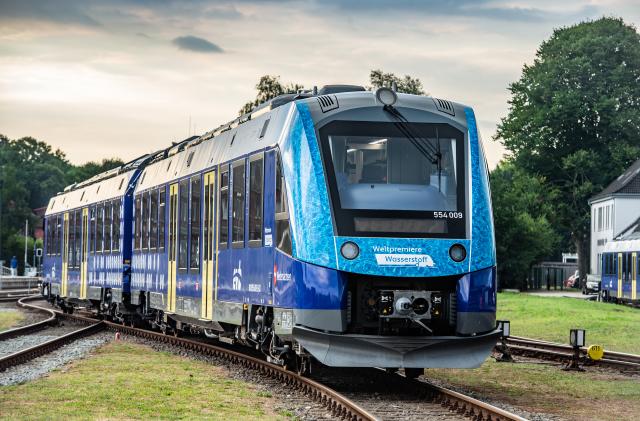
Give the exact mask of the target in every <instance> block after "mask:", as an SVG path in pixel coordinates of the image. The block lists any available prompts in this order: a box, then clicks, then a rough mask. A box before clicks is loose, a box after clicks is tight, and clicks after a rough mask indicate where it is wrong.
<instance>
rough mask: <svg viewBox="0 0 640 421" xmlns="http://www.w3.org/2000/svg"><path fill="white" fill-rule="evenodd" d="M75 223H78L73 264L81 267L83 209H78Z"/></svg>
mask: <svg viewBox="0 0 640 421" xmlns="http://www.w3.org/2000/svg"><path fill="white" fill-rule="evenodd" d="M75 214H76V216H75V224H76V237H75V250H74V253H73V266H74V267H76V268H79V267H80V250H81V249H80V246H81V244H82V211H80V210H77V211H76V212H75Z"/></svg>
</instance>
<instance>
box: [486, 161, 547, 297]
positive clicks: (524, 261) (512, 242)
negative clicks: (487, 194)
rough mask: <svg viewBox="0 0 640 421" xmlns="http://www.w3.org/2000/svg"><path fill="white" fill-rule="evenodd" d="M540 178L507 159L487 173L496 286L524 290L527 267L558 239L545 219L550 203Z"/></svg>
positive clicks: (536, 260)
mask: <svg viewBox="0 0 640 421" xmlns="http://www.w3.org/2000/svg"><path fill="white" fill-rule="evenodd" d="M544 181H545V180H544V179H542V178H539V177H536V176H532V175H529V174H528V173H527V172H526V171H524V170H522V169H520V168H518V167H517V166H516V164H515V163H513V162H511V161H502V162H501V163H500V164H498V166H497V167H496V168H495V169H494V170H493V171H492V172H491V200H492V203H493V218H494V224H495V231H496V253H497V261H498V280H499V281H500V287H501V288H505V287H507V288H508V287H511V288H519V289H526V286H527V284H526V282H525V280H526V277H527V275H528V273H529V270H530V269H531V266H532V265H533V264H534V263H536V262H538V261H540V260H541V259H542V258H544V257H546V256H547V255H549V253H551V251H552V250H553V248H554V246H555V245H556V243H557V241H558V240H559V239H558V236H557V234H556V233H555V231H554V229H553V226H552V225H551V223H550V221H549V215H552V213H553V212H552V209H553V208H552V205H551V201H550V200H549V199H550V197H549V194H548V192H547V191H546V189H545V186H544Z"/></svg>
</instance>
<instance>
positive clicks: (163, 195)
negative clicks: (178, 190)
mask: <svg viewBox="0 0 640 421" xmlns="http://www.w3.org/2000/svg"><path fill="white" fill-rule="evenodd" d="M166 217H167V186H166V185H164V186H161V187H159V188H158V251H159V252H164V251H165V242H166V238H167V234H166V227H167V224H166Z"/></svg>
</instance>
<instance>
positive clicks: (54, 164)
mask: <svg viewBox="0 0 640 421" xmlns="http://www.w3.org/2000/svg"><path fill="white" fill-rule="evenodd" d="M119 165H122V161H121V160H119V159H105V160H103V161H102V162H101V163H95V162H89V163H86V164H84V165H81V166H77V167H76V166H74V165H72V164H70V163H69V162H68V161H67V159H66V157H65V155H64V153H63V152H62V151H60V150H59V149H56V150H53V149H52V148H51V146H50V145H48V144H46V143H45V142H40V141H38V140H36V139H34V138H32V137H24V138H21V139H17V140H9V139H8V138H7V137H6V136H3V135H1V134H0V260H3V259H4V260H7V256H8V258H9V259H10V258H11V256H12V255H13V254H15V250H14V248H15V247H19V244H20V241H17V240H15V238H16V235H17V234H18V233H21V234H20V235H24V232H22V231H23V227H24V221H25V220H29V226H31V227H33V226H35V224H36V223H37V222H38V220H37V217H36V216H35V215H34V214H33V209H37V208H40V207H43V206H46V205H47V203H48V201H49V199H50V198H51V197H52V196H54V195H56V193H58V192H60V191H63V190H64V188H65V187H66V186H67V185H69V184H71V183H74V182H77V181H81V180H86V179H88V178H91V177H93V176H94V175H96V174H99V173H101V172H104V171H107V170H109V169H111V168H115V167H117V166H119ZM21 238H22V247H24V237H21ZM22 250H23V252H24V249H22ZM10 253H13V254H10ZM20 255H22V254H20Z"/></svg>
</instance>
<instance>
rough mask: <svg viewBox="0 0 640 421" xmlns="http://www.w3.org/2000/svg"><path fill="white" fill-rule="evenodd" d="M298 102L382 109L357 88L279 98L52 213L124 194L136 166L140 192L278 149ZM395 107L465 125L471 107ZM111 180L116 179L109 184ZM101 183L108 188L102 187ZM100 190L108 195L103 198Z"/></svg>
mask: <svg viewBox="0 0 640 421" xmlns="http://www.w3.org/2000/svg"><path fill="white" fill-rule="evenodd" d="M297 101H301V102H304V103H306V104H307V105H308V106H309V110H310V112H311V113H312V115H313V116H314V120H317V121H318V122H320V121H321V120H326V119H330V118H331V117H332V116H333V115H334V114H336V113H340V112H343V111H345V110H349V109H350V108H363V107H369V106H370V107H375V106H380V103H379V102H377V100H376V97H375V92H373V91H367V90H365V88H364V87H362V86H358V85H326V86H324V87H322V88H321V89H320V90H317V89H315V88H314V89H313V90H309V91H300V92H298V93H296V94H285V95H280V96H278V97H276V98H273V99H271V100H269V101H266V102H264V103H262V104H260V105H258V106H257V107H255V108H254V109H252V110H251V112H249V113H246V114H244V115H241V116H239V117H237V118H236V119H234V120H232V121H230V122H228V123H225V124H222V125H220V126H218V127H217V128H215V129H214V130H211V131H209V132H207V133H205V134H203V135H200V136H191V137H189V138H187V139H184V140H182V141H180V142H174V143H172V144H171V145H170V146H169V147H167V148H166V149H163V150H160V151H156V152H154V153H152V154H147V155H143V156H141V157H138V158H136V159H134V160H132V161H131V162H129V163H127V164H124V165H122V166H120V167H118V168H114V169H113V170H110V171H106V172H104V173H101V174H98V175H96V176H94V177H92V178H90V179H88V180H85V181H83V182H80V183H77V184H73V185H71V186H68V187H67V188H65V191H64V192H63V193H60V194H58V195H57V196H56V197H55V198H53V199H52V200H51V201H50V203H49V207H48V208H47V214H51V213H56V212H61V211H64V210H68V209H73V208H74V207H80V206H84V205H85V204H88V203H92V202H100V201H102V200H108V199H110V198H113V197H116V196H117V195H123V194H124V191H121V190H120V189H115V190H112V188H113V186H112V184H114V185H115V184H117V185H118V186H119V185H120V182H119V181H120V180H121V179H122V178H121V177H120V176H122V175H123V174H128V177H129V178H130V177H131V175H132V172H133V170H135V169H137V168H141V169H142V174H141V176H140V178H139V181H138V183H137V186H136V191H143V190H147V189H150V188H153V187H156V186H159V185H163V184H166V183H167V182H169V181H172V180H177V179H180V178H183V177H186V176H189V175H191V174H195V173H198V172H201V171H202V170H204V169H206V168H209V167H213V166H214V165H216V164H218V163H222V162H227V161H231V160H233V159H234V158H239V157H242V156H244V155H246V154H248V153H251V152H255V151H259V150H261V149H265V148H268V147H271V146H274V145H275V144H276V143H277V142H278V140H279V136H280V135H281V133H282V128H283V126H284V125H285V124H286V116H287V115H288V111H289V110H290V107H287V106H286V105H288V104H291V103H293V102H297ZM396 106H397V107H405V108H415V109H420V110H427V111H431V112H432V113H434V115H439V116H440V118H441V121H443V122H444V121H447V122H450V121H451V120H454V121H456V122H457V123H458V124H459V125H461V126H464V125H465V124H466V122H465V113H464V109H465V108H466V107H465V106H464V105H462V104H458V103H454V102H451V101H448V100H443V99H438V98H433V97H429V96H422V95H411V94H402V93H398V102H397V103H396ZM112 179H113V180H117V181H113V182H109V181H108V180H112ZM127 182H128V180H127ZM93 185H95V187H94V188H95V189H96V193H95V195H93V198H94V199H93V200H91V201H89V200H88V197H87V198H85V197H84V196H91V195H83V192H85V191H89V190H91V189H90V188H89V187H90V186H93ZM102 185H104V186H105V187H104V188H103V187H99V186H102ZM100 190H102V192H103V193H100V194H99V191H100ZM107 192H112V193H107ZM72 193H73V194H72Z"/></svg>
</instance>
